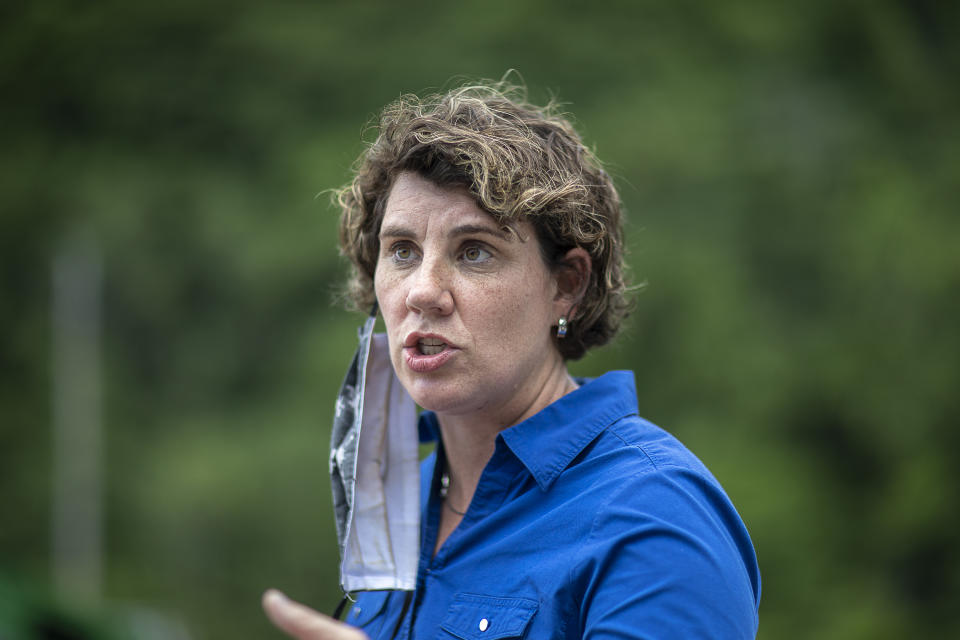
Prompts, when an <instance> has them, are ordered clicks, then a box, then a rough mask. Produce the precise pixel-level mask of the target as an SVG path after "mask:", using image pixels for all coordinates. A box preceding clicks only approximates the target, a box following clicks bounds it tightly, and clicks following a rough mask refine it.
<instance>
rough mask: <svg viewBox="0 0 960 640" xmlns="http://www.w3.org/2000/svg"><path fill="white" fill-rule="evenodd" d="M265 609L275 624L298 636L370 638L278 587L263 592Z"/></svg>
mask: <svg viewBox="0 0 960 640" xmlns="http://www.w3.org/2000/svg"><path fill="white" fill-rule="evenodd" d="M263 610H264V611H266V613H267V617H268V618H270V621H271V622H272V623H273V624H274V625H276V626H277V627H278V628H280V629H281V630H283V631H284V632H286V633H287V635H289V636H291V637H293V638H297V639H298V640H368V639H367V635H366V634H365V633H363V632H362V631H360V630H359V629H355V628H353V627H351V626H350V625H346V624H343V623H342V622H338V621H337V620H334V619H333V618H331V617H330V616H325V615H323V614H322V613H318V612H316V611H314V610H313V609H311V608H309V607H306V606H304V605H302V604H300V603H298V602H294V601H293V600H290V599H289V598H287V596H285V595H283V594H282V593H280V592H279V591H277V590H276V589H268V590H267V591H266V592H264V594H263Z"/></svg>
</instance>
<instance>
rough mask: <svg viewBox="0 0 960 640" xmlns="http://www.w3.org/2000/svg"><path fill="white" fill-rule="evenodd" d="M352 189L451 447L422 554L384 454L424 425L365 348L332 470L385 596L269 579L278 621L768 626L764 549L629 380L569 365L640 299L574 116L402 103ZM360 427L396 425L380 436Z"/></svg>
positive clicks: (390, 334) (494, 95) (423, 491)
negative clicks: (761, 614)
mask: <svg viewBox="0 0 960 640" xmlns="http://www.w3.org/2000/svg"><path fill="white" fill-rule="evenodd" d="M339 201H340V204H341V206H342V210H343V214H342V220H341V248H342V250H343V252H344V253H346V255H348V256H349V257H350V259H351V261H352V263H353V266H354V274H353V279H352V282H351V285H352V289H351V291H352V295H353V299H354V301H355V302H356V303H358V304H359V305H370V304H374V303H376V305H375V306H374V309H375V311H376V308H377V306H378V307H379V310H380V313H381V314H382V317H383V321H384V324H385V326H386V330H387V338H386V343H385V348H386V349H387V352H388V355H389V363H390V365H392V375H395V376H396V378H397V379H398V380H399V382H400V384H402V387H403V389H405V391H406V393H407V394H409V398H407V400H406V402H407V405H406V406H407V407H408V408H409V407H412V406H413V404H412V403H413V402H415V403H416V404H418V405H420V406H421V407H423V408H424V409H425V410H426V411H424V413H423V414H422V415H421V416H420V418H419V431H420V433H422V434H433V435H434V436H436V438H437V439H438V445H437V450H436V452H435V453H434V454H433V455H431V456H430V457H428V458H427V459H426V460H425V461H424V462H423V463H422V465H421V478H422V480H421V481H420V482H419V496H418V497H419V502H420V504H421V505H422V506H420V507H417V508H416V517H415V518H414V521H413V524H414V527H415V529H414V531H415V533H414V535H413V537H414V538H416V540H415V541H416V543H418V544H419V552H418V551H417V549H416V548H414V549H413V551H410V548H409V545H408V544H406V543H404V542H399V543H398V542H397V540H398V539H401V540H402V539H403V538H404V535H405V534H403V533H402V531H403V529H402V526H403V517H402V515H398V511H404V510H406V512H407V513H408V514H409V512H410V511H409V505H408V504H407V506H404V507H402V508H401V507H397V506H396V505H397V504H399V503H400V502H402V501H403V500H402V498H396V499H392V498H390V491H391V490H394V489H396V487H397V486H398V483H399V484H402V483H403V482H409V477H410V476H411V474H410V473H404V474H402V476H395V478H400V477H402V478H403V480H396V479H389V478H388V477H387V475H386V474H388V473H390V472H389V471H385V470H384V469H383V468H382V467H379V466H376V465H380V464H381V463H382V461H383V460H385V459H387V458H389V457H390V456H392V455H393V454H394V453H395V452H394V451H393V450H392V449H390V447H392V446H394V445H397V446H401V445H399V444H397V443H398V442H407V441H412V440H413V439H414V436H403V437H399V436H398V435H397V434H398V433H399V432H400V431H399V430H400V429H402V428H404V427H402V425H403V424H408V423H410V424H412V422H413V419H412V418H404V419H402V420H399V419H397V418H396V416H398V415H401V410H400V409H398V408H397V407H399V406H401V404H402V403H398V401H396V398H395V394H394V395H393V396H390V397H392V398H394V400H390V399H384V398H385V397H386V395H390V393H391V392H389V391H385V389H387V387H389V384H388V383H387V382H383V383H370V381H371V380H374V377H375V375H377V373H376V371H377V370H387V371H388V372H389V369H390V367H388V366H387V365H386V364H385V363H386V359H384V361H383V364H381V365H376V364H371V363H375V362H376V357H375V355H374V352H375V350H376V346H375V345H376V340H375V339H371V340H370V342H371V344H373V346H372V347H370V348H372V349H373V351H370V353H369V355H367V354H366V352H363V355H362V357H361V356H358V359H355V362H354V367H353V368H352V370H351V375H348V384H346V385H345V389H348V390H351V393H353V394H354V395H353V396H351V395H350V394H347V396H345V397H347V398H348V400H347V401H344V402H343V403H341V406H340V407H339V408H338V419H341V420H347V421H350V420H352V421H353V422H355V423H357V424H358V425H359V424H360V423H361V422H362V424H363V430H361V429H360V428H359V426H358V427H357V430H355V431H352V432H350V433H352V434H353V435H351V436H349V437H343V438H338V437H337V436H336V435H335V446H334V460H333V463H332V464H333V467H334V469H335V473H334V477H335V493H337V491H336V485H337V484H338V482H337V481H342V482H343V485H344V486H345V487H346V491H345V492H342V495H340V498H341V499H339V500H338V503H342V504H347V503H349V504H347V506H348V509H347V511H349V512H350V513H349V514H348V515H347V516H346V517H345V518H344V517H343V514H342V513H341V525H340V527H339V529H338V533H340V534H341V544H342V547H343V551H344V570H343V572H342V574H341V577H342V582H343V584H344V586H345V588H346V589H348V590H353V589H371V590H362V591H359V592H358V593H356V594H355V598H356V604H355V605H354V606H353V608H352V610H351V611H350V612H349V613H348V615H347V618H346V621H347V623H349V624H342V623H339V622H337V621H335V620H333V619H331V618H327V617H326V616H322V615H321V614H318V613H315V612H313V611H311V610H309V609H307V608H306V607H303V606H302V605H299V604H296V603H293V602H292V601H289V600H287V599H286V598H285V597H284V596H282V595H281V594H280V593H279V592H276V591H272V590H271V591H268V592H267V594H265V597H264V607H265V608H266V610H267V613H268V615H269V616H270V618H271V619H272V620H273V621H274V623H275V624H276V625H277V626H279V627H280V628H281V629H283V630H285V631H286V632H287V633H288V634H290V635H291V636H293V637H297V638H304V639H307V638H311V639H312V638H363V637H370V638H374V639H378V638H394V637H396V638H434V637H442V638H450V637H452V638H513V637H527V638H554V637H555V638H607V637H611V638H612V637H616V638H752V637H754V636H755V634H756V626H757V606H758V603H759V593H760V584H759V572H758V569H757V565H756V558H755V555H754V551H753V546H752V544H751V542H750V538H749V536H748V535H747V532H746V529H745V528H744V525H743V523H742V522H741V520H740V518H739V516H738V515H737V513H736V511H735V510H734V508H733V506H732V504H731V503H730V501H729V499H728V498H727V496H726V495H725V494H724V492H723V490H722V489H721V487H720V486H719V484H718V483H717V481H716V480H715V479H714V478H713V476H712V475H711V474H710V472H709V471H707V469H706V468H705V467H704V466H703V465H702V464H701V463H700V462H699V461H698V460H697V459H696V458H695V457H694V456H693V455H692V454H691V453H690V452H689V451H687V450H686V449H685V448H684V447H683V446H682V445H681V444H680V443H679V442H678V441H677V440H676V439H674V438H673V437H672V436H670V435H669V434H667V433H666V432H664V431H662V430H660V429H659V428H657V427H655V426H654V425H652V424H650V423H649V422H646V421H644V420H643V419H641V418H640V417H638V415H637V414H638V412H637V406H636V396H635V391H634V382H633V376H632V374H631V373H628V372H612V373H608V374H606V375H604V376H601V377H600V378H597V379H594V380H591V381H586V380H574V379H573V378H572V377H571V376H570V375H569V374H568V372H567V368H566V362H567V361H568V360H571V359H576V358H579V357H581V356H582V355H583V354H584V353H585V351H586V350H587V349H588V348H590V347H593V346H596V345H601V344H604V343H606V342H607V341H609V340H610V338H611V337H612V336H613V335H614V334H615V332H616V331H617V329H618V327H619V324H620V321H621V320H622V318H623V316H624V312H625V306H626V305H625V301H624V291H625V286H624V277H623V265H622V251H621V250H622V239H621V235H622V232H621V226H622V223H621V214H620V202H619V198H618V196H617V192H616V190H615V189H614V187H613V184H612V182H611V180H610V178H609V176H608V175H607V174H606V173H605V172H604V171H603V170H602V168H601V167H600V165H599V163H598V161H597V160H596V159H595V158H594V156H593V155H592V154H591V153H590V151H589V150H588V149H587V148H586V147H585V146H584V145H583V143H582V142H581V140H580V138H579V137H578V135H577V134H576V133H575V132H574V130H573V128H572V127H571V126H570V124H569V123H568V122H567V121H566V120H565V119H563V118H561V117H559V116H557V115H554V114H553V113H552V111H551V110H550V109H539V108H536V107H533V106H531V105H529V104H528V103H526V101H525V100H524V99H523V98H522V97H518V94H517V93H516V92H515V91H512V90H510V89H509V88H504V87H502V86H500V85H495V86H479V87H467V88H461V89H457V90H454V91H451V92H449V93H447V94H445V95H442V96H433V97H431V98H429V99H427V100H424V101H421V100H418V99H417V98H414V97H405V98H402V99H401V100H399V101H398V102H396V103H394V104H392V105H390V106H388V107H387V108H386V110H385V111H384V113H383V116H382V118H381V122H380V134H379V137H378V139H377V141H376V142H375V143H374V144H373V145H372V147H371V148H370V149H368V150H367V152H366V153H365V154H364V156H363V158H362V162H361V164H360V166H359V169H358V173H357V175H356V177H355V179H354V180H353V182H352V184H350V185H349V186H348V187H346V188H345V189H344V190H343V191H342V192H341V194H340V198H339ZM370 330H372V320H371V321H368V332H369V331H370ZM368 346H369V345H368ZM357 381H360V382H359V387H357V384H358V383H357ZM365 383H368V384H367V387H366V388H365V386H364V384H365ZM374 386H375V387H377V388H378V389H379V391H378V392H377V393H379V396H378V397H379V398H380V399H379V400H375V399H374V395H375V394H374V393H373V392H371V391H370V388H371V387H374ZM358 388H359V392H358V391H357V389H358ZM356 393H360V395H362V396H363V398H364V400H363V402H359V401H357V400H356V397H355V395H356ZM385 394H386V395H385ZM410 398H412V402H411V401H410ZM350 407H353V409H350ZM378 407H379V408H378ZM384 407H386V408H384ZM371 412H375V413H376V415H377V418H376V420H367V418H361V417H357V416H355V415H354V413H356V414H369V413H371ZM407 415H409V414H407ZM384 416H388V417H387V418H385V417H384ZM368 423H369V424H371V425H373V424H374V423H377V424H379V423H384V424H386V423H389V424H390V426H389V427H384V428H385V429H387V431H386V432H385V435H384V434H381V435H380V436H377V438H378V439H377V440H376V442H375V443H374V444H370V445H365V444H364V441H363V438H364V437H366V438H368V442H369V438H370V437H373V436H369V434H368V433H366V432H365V431H364V430H366V429H367V425H368ZM375 428H376V427H375V426H371V430H375ZM407 428H409V427H407ZM371 432H373V431H371ZM344 433H346V431H344ZM390 435H393V440H392V441H391V442H393V443H394V444H391V445H388V444H385V443H387V442H388V441H390V437H389V436H390ZM354 436H356V440H357V441H359V447H360V449H361V451H360V453H359V454H355V456H356V457H355V459H356V474H354V472H353V466H351V465H352V463H350V462H349V460H350V457H349V456H346V458H345V454H344V452H345V451H346V449H345V448H344V446H345V445H343V444H342V443H343V442H346V441H350V442H354V439H353V438H354ZM361 436H362V437H361ZM381 436H382V437H381ZM338 442H340V443H341V444H338ZM365 446H368V449H369V448H370V447H372V448H373V450H374V452H373V453H369V452H367V453H366V454H364V452H363V448H364V447H365ZM365 455H366V457H365ZM345 460H346V462H345ZM403 460H407V461H409V453H407V454H406V456H404V455H397V456H394V463H393V467H395V468H401V467H402V466H403V464H404V462H403ZM371 465H373V466H371ZM372 468H375V469H377V470H378V471H377V472H376V473H369V474H367V476H366V477H367V478H368V480H367V481H364V480H363V479H362V478H361V476H362V475H363V473H364V472H363V471H362V470H363V469H372ZM414 475H415V471H414ZM370 478H373V480H369V479H370ZM378 479H380V480H379V481H381V483H380V484H379V485H378V484H377V482H378ZM369 482H373V484H372V485H370V484H369ZM365 483H367V484H366V486H365ZM371 487H372V489H371ZM343 496H347V497H346V498H344V497H343ZM364 496H366V498H365V497H364ZM367 498H369V500H368V503H367V506H366V507H364V506H363V504H362V503H363V501H364V500H366V499H367ZM405 504H406V503H405ZM369 505H373V506H372V507H370V506H369ZM391 510H392V511H391ZM371 514H373V515H372V516H371ZM398 523H399V524H398ZM408 524H409V523H408ZM394 525H396V526H394ZM369 530H377V531H378V534H377V536H375V537H374V538H371V539H368V540H367V541H362V540H360V538H358V536H363V535H364V532H366V531H369ZM407 531H409V527H408V529H407ZM358 540H360V541H358ZM371 540H373V541H372V542H371ZM391 545H392V546H391ZM358 585H359V586H358ZM385 587H389V589H388V590H383V589H384V588H385ZM358 628H359V630H358Z"/></svg>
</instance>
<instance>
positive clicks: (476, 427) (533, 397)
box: [437, 363, 577, 510]
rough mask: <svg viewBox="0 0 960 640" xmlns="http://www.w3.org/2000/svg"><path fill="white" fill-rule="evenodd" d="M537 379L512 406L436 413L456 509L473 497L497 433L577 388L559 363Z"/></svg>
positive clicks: (450, 488)
mask: <svg viewBox="0 0 960 640" xmlns="http://www.w3.org/2000/svg"><path fill="white" fill-rule="evenodd" d="M538 382H540V384H534V385H530V386H531V388H532V389H533V392H532V393H530V394H529V395H528V397H525V398H518V399H517V401H515V402H513V403H511V404H512V405H513V406H507V407H498V408H497V409H496V410H495V411H492V412H476V413H472V414H468V415H441V414H437V419H438V422H439V424H440V433H441V434H442V436H443V446H444V451H445V453H446V458H447V473H448V474H449V478H450V485H449V488H448V492H447V499H448V500H450V501H451V505H453V506H454V507H455V508H456V509H458V510H465V509H466V508H467V506H468V505H469V504H470V501H471V500H472V499H473V492H474V491H475V490H476V488H477V484H478V483H479V482H480V475H481V474H482V473H483V469H484V467H486V465H487V462H488V461H489V460H490V458H491V457H492V456H493V451H494V448H495V446H496V438H497V434H499V433H500V432H501V431H503V430H504V429H506V428H508V427H511V426H513V425H515V424H517V423H519V422H522V421H524V420H526V419H527V418H529V417H531V416H532V415H534V414H536V413H537V412H539V411H540V410H541V409H543V408H544V407H546V406H547V405H549V404H551V403H553V402H555V401H556V400H559V399H560V398H562V397H563V396H565V395H566V394H568V393H570V392H571V391H573V390H574V389H576V388H577V384H576V383H575V382H574V381H573V379H572V378H571V377H570V375H569V374H568V373H567V370H566V367H565V366H563V365H562V363H561V365H560V366H559V367H554V368H552V369H551V370H550V371H549V372H548V373H547V375H545V376H544V379H543V380H542V381H538Z"/></svg>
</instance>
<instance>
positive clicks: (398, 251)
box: [390, 243, 417, 263]
mask: <svg viewBox="0 0 960 640" xmlns="http://www.w3.org/2000/svg"><path fill="white" fill-rule="evenodd" d="M416 257H417V254H416V253H414V251H413V247H411V246H410V245H408V244H401V243H397V244H395V245H393V246H392V247H390V258H391V259H392V260H393V261H394V262H400V263H404V262H410V261H412V260H414V259H415V258H416Z"/></svg>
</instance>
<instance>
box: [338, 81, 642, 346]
mask: <svg viewBox="0 0 960 640" xmlns="http://www.w3.org/2000/svg"><path fill="white" fill-rule="evenodd" d="M378 130H379V135H378V136H377V139H376V140H375V141H374V142H373V143H372V144H371V145H370V146H369V147H368V148H367V149H366V150H365V151H364V153H363V154H362V155H361V156H360V158H359V159H358V162H357V165H356V170H355V175H354V178H353V180H352V181H351V182H350V183H349V184H347V185H345V186H344V187H343V188H341V189H340V190H339V191H337V192H336V194H335V198H336V202H337V204H338V205H339V207H340V210H341V218H340V250H341V253H342V254H343V255H345V256H347V257H348V258H349V259H350V261H351V264H352V266H353V269H352V272H351V276H350V279H349V282H348V283H347V287H348V289H347V292H346V293H347V299H348V300H349V301H350V303H351V306H354V307H357V308H364V309H366V308H369V306H370V305H372V304H373V302H374V288H373V277H374V272H375V270H376V265H377V256H378V255H379V249H380V247H379V241H378V234H379V231H380V224H381V222H382V221H383V214H384V209H385V207H386V202H387V198H388V197H389V194H390V189H391V188H392V186H393V183H394V181H395V180H396V178H397V176H398V175H399V174H401V173H403V172H406V171H411V172H415V173H417V174H419V175H420V176H422V177H423V178H425V179H427V180H430V181H431V182H434V183H435V184H437V185H438V186H449V187H456V186H461V187H464V188H466V189H468V190H469V192H470V193H471V194H472V195H473V196H474V198H476V201H477V205H478V206H479V207H480V208H482V209H483V210H485V211H486V212H487V213H489V214H490V215H492V216H493V217H494V218H495V219H496V220H497V221H498V222H500V223H502V224H504V225H507V226H510V225H511V224H512V223H515V222H518V221H521V220H528V221H529V222H531V223H532V225H533V227H534V229H535V230H536V233H537V239H538V241H539V244H540V250H541V253H542V254H543V257H544V260H545V261H546V262H547V264H548V265H549V266H550V267H551V268H558V267H560V266H561V265H562V260H563V256H564V255H565V254H566V253H567V251H569V250H570V249H572V248H574V247H582V248H583V249H585V250H586V251H587V253H589V255H590V259H591V266H592V269H591V274H590V282H589V283H588V286H587V287H586V289H585V293H584V295H583V298H582V299H581V300H580V302H579V303H578V304H577V306H576V310H575V313H574V315H573V317H571V318H568V323H569V325H568V327H569V328H568V332H567V336H566V338H564V339H563V340H557V341H556V342H555V344H556V345H557V348H558V349H559V351H560V353H561V354H562V355H563V357H564V358H565V359H577V358H580V357H581V356H583V354H584V353H585V352H586V350H587V349H588V348H590V347H593V346H598V345H602V344H605V343H606V342H608V341H609V340H610V339H611V338H612V337H613V336H614V334H615V333H616V332H617V330H618V329H619V327H620V323H621V322H622V320H623V318H624V316H625V315H626V310H627V303H626V298H625V291H626V283H625V274H624V264H623V238H622V236H623V230H622V224H623V223H622V213H621V205H620V198H619V195H618V194H617V191H616V189H615V187H614V185H613V181H612V180H611V179H610V177H609V175H607V173H606V172H605V171H604V170H603V168H602V166H601V165H600V162H599V160H598V159H597V158H596V157H595V156H594V154H593V153H592V152H591V151H590V150H589V149H588V148H587V147H586V146H585V145H584V144H583V141H582V140H581V139H580V136H579V135H578V134H577V132H576V131H575V130H574V128H573V126H572V125H571V124H570V122H569V121H568V120H567V119H566V118H564V117H562V116H561V115H559V114H558V113H557V110H556V108H555V106H554V105H552V104H551V105H548V106H546V107H536V106H534V105H531V104H530V103H529V102H527V97H526V94H525V91H524V90H523V89H522V88H521V87H517V86H513V85H509V84H506V83H505V82H497V83H487V84H474V85H469V86H463V87H459V88H457V89H453V90H451V91H449V92H446V93H444V94H434V95H430V96H426V97H425V98H422V99H421V98H418V97H417V96H414V95H404V96H401V97H400V98H399V99H398V100H396V101H395V102H393V103H391V104H389V105H388V106H387V107H386V108H385V109H384V110H383V112H382V114H381V117H380V122H379V127H378Z"/></svg>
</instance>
